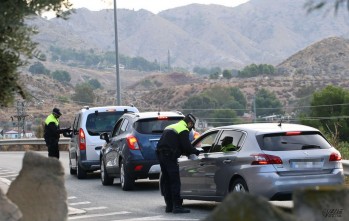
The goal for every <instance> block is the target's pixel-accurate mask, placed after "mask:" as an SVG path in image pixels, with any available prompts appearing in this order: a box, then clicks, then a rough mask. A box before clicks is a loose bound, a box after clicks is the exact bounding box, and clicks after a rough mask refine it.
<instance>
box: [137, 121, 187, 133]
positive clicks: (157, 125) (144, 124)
mask: <svg viewBox="0 0 349 221" xmlns="http://www.w3.org/2000/svg"><path fill="white" fill-rule="evenodd" d="M181 119H183V118H178V117H175V118H167V119H158V118H150V119H149V118H148V119H141V120H138V121H136V122H135V123H134V125H133V127H134V129H135V130H136V131H137V132H138V133H141V134H161V133H162V132H163V131H164V129H165V127H167V126H168V125H170V124H174V123H177V122H178V121H180V120H181Z"/></svg>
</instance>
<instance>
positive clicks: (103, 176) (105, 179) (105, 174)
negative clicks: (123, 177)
mask: <svg viewBox="0 0 349 221" xmlns="http://www.w3.org/2000/svg"><path fill="white" fill-rule="evenodd" d="M101 181H102V184H103V185H104V186H110V185H113V182H114V178H111V177H109V175H108V172H107V170H106V169H105V164H104V160H103V157H102V158H101Z"/></svg>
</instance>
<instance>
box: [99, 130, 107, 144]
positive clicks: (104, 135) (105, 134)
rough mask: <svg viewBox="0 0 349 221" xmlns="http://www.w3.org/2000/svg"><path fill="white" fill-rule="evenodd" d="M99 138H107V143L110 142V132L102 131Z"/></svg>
mask: <svg viewBox="0 0 349 221" xmlns="http://www.w3.org/2000/svg"><path fill="white" fill-rule="evenodd" d="M99 138H100V139H101V140H105V141H106V142H107V143H109V133H108V132H104V133H101V134H100V135H99Z"/></svg>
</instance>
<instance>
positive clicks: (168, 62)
mask: <svg viewBox="0 0 349 221" xmlns="http://www.w3.org/2000/svg"><path fill="white" fill-rule="evenodd" d="M167 67H168V72H170V71H171V54H170V49H168V51H167Z"/></svg>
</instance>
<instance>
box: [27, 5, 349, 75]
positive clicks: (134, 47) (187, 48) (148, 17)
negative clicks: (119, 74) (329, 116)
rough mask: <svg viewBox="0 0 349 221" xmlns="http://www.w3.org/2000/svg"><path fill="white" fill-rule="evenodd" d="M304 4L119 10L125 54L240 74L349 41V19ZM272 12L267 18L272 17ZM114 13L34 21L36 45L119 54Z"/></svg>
mask: <svg viewBox="0 0 349 221" xmlns="http://www.w3.org/2000/svg"><path fill="white" fill-rule="evenodd" d="M304 3H305V0H282V1H280V0H250V1H249V2H247V3H245V4H242V5H240V6H237V7H234V8H230V7H224V6H218V5H200V4H192V5H188V6H183V7H178V8H174V9H169V10H166V11H163V12H161V13H159V14H153V13H151V12H149V11H146V10H139V11H133V10H125V9H118V42H119V50H120V53H121V54H124V55H127V56H131V57H136V56H141V57H144V58H146V59H147V60H149V61H154V60H157V61H158V62H159V63H161V64H167V60H168V57H167V52H168V51H170V60H171V65H172V66H179V67H184V68H188V69H189V70H191V69H192V68H193V67H195V66H203V67H215V66H220V67H222V68H242V67H244V66H246V65H248V64H251V63H257V64H258V63H269V64H273V65H276V64H278V63H280V62H282V61H284V60H285V59H287V58H288V57H289V56H290V55H292V54H294V53H297V52H298V51H299V50H302V49H303V48H305V47H307V46H308V45H310V44H312V43H315V42H317V41H320V40H322V39H324V38H328V37H332V36H334V37H343V36H349V35H348V34H349V19H348V18H349V13H348V12H347V10H346V9H342V8H341V9H340V10H339V11H338V13H337V14H336V15H333V13H327V14H325V12H324V11H321V10H320V11H315V12H313V13H311V14H307V13H306V10H305V8H304ZM266 12H267V13H266ZM113 21H114V19H113V10H110V9H109V10H101V11H97V12H95V11H89V10H87V9H78V10H76V13H75V14H73V15H72V16H71V18H70V19H68V20H67V21H64V20H61V19H51V20H45V19H42V18H36V19H32V20H28V21H27V22H28V23H29V24H32V25H35V26H37V27H38V28H39V31H40V32H39V34H38V35H37V36H35V40H36V41H37V42H39V43H40V47H41V48H42V49H43V50H44V51H45V50H47V49H48V48H49V47H50V46H56V47H57V46H59V47H68V48H75V49H94V50H95V51H96V52H98V51H113V50H114V47H115V46H114V39H115V38H114V26H113V25H114V22H113Z"/></svg>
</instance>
